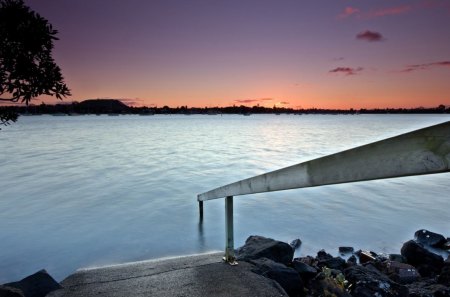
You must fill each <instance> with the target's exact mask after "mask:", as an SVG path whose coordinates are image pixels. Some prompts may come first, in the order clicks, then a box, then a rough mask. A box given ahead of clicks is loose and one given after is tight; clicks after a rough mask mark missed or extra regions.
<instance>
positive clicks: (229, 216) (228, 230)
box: [224, 196, 237, 265]
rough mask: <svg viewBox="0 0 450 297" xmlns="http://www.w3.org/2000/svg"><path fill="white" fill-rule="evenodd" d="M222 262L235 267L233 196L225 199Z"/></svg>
mask: <svg viewBox="0 0 450 297" xmlns="http://www.w3.org/2000/svg"><path fill="white" fill-rule="evenodd" d="M224 260H225V261H226V262H228V263H229V264H230V265H237V262H236V258H235V256H234V234H233V196H227V197H226V198H225V257H224Z"/></svg>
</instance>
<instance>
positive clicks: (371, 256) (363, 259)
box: [355, 250, 377, 264]
mask: <svg viewBox="0 0 450 297" xmlns="http://www.w3.org/2000/svg"><path fill="white" fill-rule="evenodd" d="M355 254H356V255H357V256H358V258H359V263H361V264H364V263H367V262H371V261H375V260H376V258H377V254H375V253H374V252H371V251H361V250H359V251H357V252H356V253H355Z"/></svg>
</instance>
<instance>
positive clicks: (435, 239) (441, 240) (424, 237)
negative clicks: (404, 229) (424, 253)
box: [414, 229, 447, 248]
mask: <svg viewBox="0 0 450 297" xmlns="http://www.w3.org/2000/svg"><path fill="white" fill-rule="evenodd" d="M414 237H415V239H416V241H417V242H418V243H421V244H425V245H429V246H432V247H437V248H439V247H441V246H443V245H444V244H445V243H447V239H445V237H444V236H443V235H441V234H438V233H434V232H431V231H428V230H425V229H422V230H417V231H416V233H414Z"/></svg>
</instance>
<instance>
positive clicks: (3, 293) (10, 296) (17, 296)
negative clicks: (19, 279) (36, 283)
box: [0, 285, 24, 297]
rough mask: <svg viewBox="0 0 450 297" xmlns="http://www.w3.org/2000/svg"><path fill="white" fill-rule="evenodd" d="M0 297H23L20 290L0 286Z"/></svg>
mask: <svg viewBox="0 0 450 297" xmlns="http://www.w3.org/2000/svg"><path fill="white" fill-rule="evenodd" d="M0 297H24V296H23V293H22V291H21V290H19V289H17V288H13V287H8V286H2V285H0Z"/></svg>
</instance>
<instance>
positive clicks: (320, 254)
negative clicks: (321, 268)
mask: <svg viewBox="0 0 450 297" xmlns="http://www.w3.org/2000/svg"><path fill="white" fill-rule="evenodd" d="M316 259H317V260H318V261H324V260H329V259H333V256H332V255H330V254H328V253H327V252H326V251H325V250H320V251H318V252H317V257H316Z"/></svg>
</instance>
